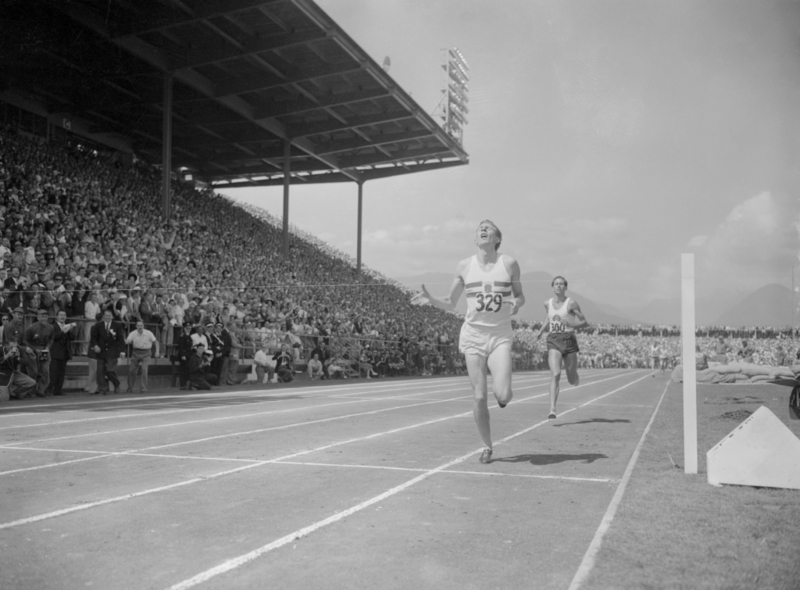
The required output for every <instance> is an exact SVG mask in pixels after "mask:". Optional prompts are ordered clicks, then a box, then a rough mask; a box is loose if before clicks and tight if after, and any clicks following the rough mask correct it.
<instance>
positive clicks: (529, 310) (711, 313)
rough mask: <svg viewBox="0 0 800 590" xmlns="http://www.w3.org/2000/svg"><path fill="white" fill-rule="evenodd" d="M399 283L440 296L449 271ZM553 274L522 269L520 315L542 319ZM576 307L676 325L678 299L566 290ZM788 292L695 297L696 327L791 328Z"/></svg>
mask: <svg viewBox="0 0 800 590" xmlns="http://www.w3.org/2000/svg"><path fill="white" fill-rule="evenodd" d="M395 280H397V281H398V282H400V283H402V284H404V285H406V286H408V287H410V288H412V289H417V290H418V289H419V287H420V285H421V284H425V286H426V287H427V288H428V290H429V291H430V292H431V294H432V295H435V296H444V295H447V294H448V292H449V291H450V285H451V284H452V282H453V274H452V273H444V272H429V273H424V274H420V275H414V276H410V277H399V278H396V279H395ZM552 280H553V276H552V275H550V274H548V273H546V272H541V271H533V272H527V273H524V274H523V275H522V277H521V282H522V288H523V291H524V292H525V299H526V300H527V302H526V304H525V307H523V308H522V309H521V310H520V314H519V318H520V319H527V320H534V321H541V320H542V319H543V318H544V315H545V311H544V306H543V305H542V303H543V302H544V300H545V299H548V298H549V297H551V296H552V295H553V290H552V288H551V287H550V283H551V281H552ZM567 294H568V295H570V296H572V297H574V298H575V299H576V300H577V301H578V302H579V303H580V305H581V309H582V310H583V312H584V314H586V317H587V319H589V321H590V322H591V323H597V324H621V325H636V324H655V325H664V324H666V325H673V324H680V323H681V300H680V298H674V299H657V300H654V301H651V302H649V303H648V304H646V305H644V306H641V307H633V308H628V309H627V310H626V312H623V311H621V310H619V309H617V308H615V307H614V306H612V305H608V304H604V303H599V302H595V301H592V300H591V299H589V298H588V297H585V296H584V295H581V294H580V293H578V292H576V291H573V290H571V289H570V290H569V291H568V293H567ZM457 307H458V311H460V312H461V313H464V312H465V311H466V309H467V305H466V301H465V298H464V297H462V298H461V300H460V301H459V303H458V306H457ZM792 307H793V301H792V291H791V289H789V288H787V287H784V286H783V285H777V284H772V285H766V286H765V287H761V288H760V289H757V290H756V291H754V292H753V293H751V294H750V295H748V296H747V297H745V298H744V299H738V300H737V299H733V298H730V297H729V298H727V299H724V300H721V299H698V300H696V301H695V317H696V323H697V325H701V326H703V325H706V326H707V325H713V326H790V325H792V322H793V321H794V320H793V318H792Z"/></svg>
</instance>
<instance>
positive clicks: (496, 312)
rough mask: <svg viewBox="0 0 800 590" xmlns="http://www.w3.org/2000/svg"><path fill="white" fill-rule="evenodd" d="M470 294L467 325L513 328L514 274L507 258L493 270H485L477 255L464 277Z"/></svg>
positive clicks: (466, 290) (498, 258) (498, 259)
mask: <svg viewBox="0 0 800 590" xmlns="http://www.w3.org/2000/svg"><path fill="white" fill-rule="evenodd" d="M464 290H465V293H466V295H467V315H466V318H465V320H464V322H465V323H466V324H467V325H469V326H475V327H477V328H490V329H492V330H494V329H495V328H508V329H510V328H511V305H509V302H510V301H511V297H512V293H511V274H510V273H509V272H508V269H507V268H506V265H505V262H504V261H503V255H502V254H500V255H499V256H498V257H497V262H495V264H494V266H493V267H492V269H491V270H488V271H487V270H482V269H481V267H480V264H478V260H477V257H476V256H472V258H470V261H469V267H468V268H467V272H466V273H465V274H464Z"/></svg>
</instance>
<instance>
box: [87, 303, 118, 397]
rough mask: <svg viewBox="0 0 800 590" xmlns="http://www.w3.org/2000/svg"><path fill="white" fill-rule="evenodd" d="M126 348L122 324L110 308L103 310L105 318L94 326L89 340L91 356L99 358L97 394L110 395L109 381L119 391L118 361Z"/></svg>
mask: <svg viewBox="0 0 800 590" xmlns="http://www.w3.org/2000/svg"><path fill="white" fill-rule="evenodd" d="M124 348H125V333H124V327H123V325H122V324H120V323H119V322H117V321H115V320H114V314H113V312H112V311H111V310H110V309H107V310H105V311H104V312H103V320H102V321H100V322H98V323H96V324H95V325H94V327H93V328H92V333H91V340H90V342H89V356H90V357H91V358H95V359H96V360H97V391H96V392H95V395H98V394H101V393H102V394H103V395H108V391H109V388H108V382H109V381H111V383H112V384H113V386H114V389H115V390H116V391H119V388H120V383H119V377H117V372H116V369H117V362H118V360H119V355H120V354H121V353H122V351H123V350H124Z"/></svg>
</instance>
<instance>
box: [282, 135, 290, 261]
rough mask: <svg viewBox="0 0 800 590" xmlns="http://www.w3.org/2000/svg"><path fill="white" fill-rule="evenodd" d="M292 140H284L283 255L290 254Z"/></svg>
mask: <svg viewBox="0 0 800 590" xmlns="http://www.w3.org/2000/svg"><path fill="white" fill-rule="evenodd" d="M291 152H292V142H291V141H290V140H288V139H286V140H284V142H283V255H284V257H286V256H288V255H289V185H290V184H291V180H292V179H291V176H292V160H291Z"/></svg>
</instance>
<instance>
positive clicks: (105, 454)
mask: <svg viewBox="0 0 800 590" xmlns="http://www.w3.org/2000/svg"><path fill="white" fill-rule="evenodd" d="M619 376H620V375H615V376H612V377H608V378H606V379H602V380H599V381H594V382H592V383H584V384H581V385H579V386H578V388H580V387H588V386H589V385H594V384H596V383H602V382H604V381H610V380H611V379H615V378H617V377H619ZM534 387H535V385H528V386H526V387H518V388H517V391H523V390H525V389H533V388H534ZM578 388H575V389H578ZM445 391H447V390H445ZM451 391H454V390H451ZM435 393H443V391H437V392H435ZM543 395H546V394H541V395H537V396H532V397H530V398H526V399H524V400H518V401H517V402H516V403H522V402H527V401H530V400H533V399H536V398H538V397H542V396H543ZM398 397H405V396H398ZM471 397H472V395H466V396H459V397H455V398H449V399H445V400H433V401H429V402H421V403H417V404H409V405H405V406H395V407H393V408H383V409H382V410H373V411H370V412H362V413H356V414H348V415H345V416H335V417H332V418H324V419H321V420H315V421H305V422H296V423H293V424H287V425H282V426H274V427H270V428H264V429H259V430H252V431H240V432H233V433H228V434H222V435H217V436H213V437H205V438H200V439H192V440H188V441H181V442H176V443H169V444H166V445H158V446H153V447H145V448H142V449H137V450H134V451H106V452H102V454H97V455H95V456H92V457H85V458H83V459H71V460H69V461H61V462H58V463H47V464H45V465H36V466H33V467H22V468H19V469H14V470H11V471H2V472H0V476H2V475H10V474H12V473H20V472H23V471H36V470H39V469H48V468H51V467H61V466H63V465H71V464H74V463H81V462H85V461H93V460H95V459H102V458H104V457H114V456H124V455H131V454H134V453H140V452H142V451H152V450H156V449H162V448H168V447H174V446H180V445H186V444H195V443H199V442H207V441H209V440H216V439H220V438H229V437H234V436H243V435H248V434H254V433H261V432H267V431H271V430H281V429H284V428H293V427H297V426H308V425H312V424H316V423H319V422H328V421H333V420H341V419H346V418H352V417H357V416H362V415H365V414H379V413H382V412H389V411H394V410H397V409H404V408H412V407H415V406H420V405H428V404H435V403H447V402H452V401H456V400H460V399H464V398H471ZM328 405H344V404H328ZM317 407H321V406H317ZM493 407H496V406H493ZM280 411H282V410H278V411H276V412H272V413H277V412H280ZM287 411H289V410H287ZM292 411H294V410H292ZM568 411H569V410H568ZM266 413H270V412H266ZM565 413H566V412H562V415H563V414H565ZM458 415H459V416H460V415H461V414H458ZM181 424H186V422H183V423H181ZM145 428H149V427H145ZM134 430H138V429H134ZM114 432H120V431H114ZM67 438H70V437H67ZM30 442H31V443H33V442H35V441H30ZM16 444H17V445H19V444H26V443H16ZM0 448H4V449H8V450H25V449H27V448H29V447H21V446H10V445H5V446H3V447H0ZM37 450H42V449H37ZM51 450H52V451H58V450H59V449H51ZM65 452H66V451H65Z"/></svg>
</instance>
